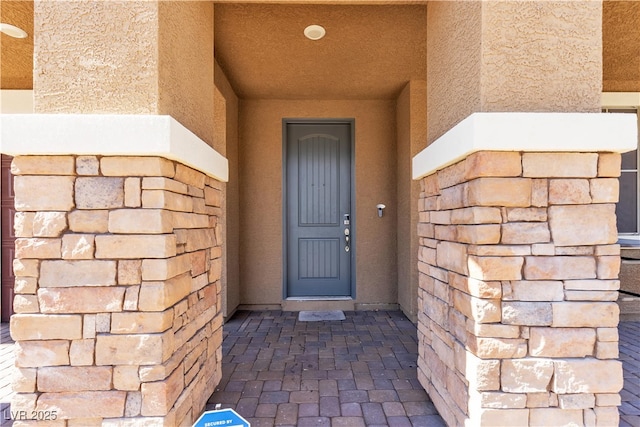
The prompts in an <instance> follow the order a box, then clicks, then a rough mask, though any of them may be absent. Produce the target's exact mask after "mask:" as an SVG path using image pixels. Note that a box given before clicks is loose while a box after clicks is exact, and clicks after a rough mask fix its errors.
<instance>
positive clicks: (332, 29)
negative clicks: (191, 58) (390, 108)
mask: <svg viewBox="0 0 640 427" xmlns="http://www.w3.org/2000/svg"><path fill="white" fill-rule="evenodd" d="M214 16H215V18H214V19H215V25H214V29H215V56H216V59H217V60H218V62H219V63H220V65H221V67H222V68H223V69H224V70H225V73H226V74H227V77H228V78H229V80H230V81H231V84H232V85H233V87H234V89H235V90H236V91H237V93H238V95H239V96H240V97H241V98H259V99H390V98H395V96H397V94H398V93H399V91H400V90H401V89H402V87H403V86H404V85H405V84H406V82H407V81H409V80H412V79H420V80H424V79H426V74H427V60H426V40H427V37H426V23H427V15H426V6H425V5H424V4H422V5H415V4H414V5H367V6H362V5H318V4H316V5H294V4H291V5H285V4H226V3H225V4H216V6H215V15H214ZM310 24H318V25H322V26H323V27H325V29H326V31H327V34H326V36H325V37H324V38H323V39H322V40H319V41H311V40H308V39H306V38H305V37H304V35H303V30H304V28H305V27H306V26H307V25H310Z"/></svg>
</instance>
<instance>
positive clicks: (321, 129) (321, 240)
mask: <svg viewBox="0 0 640 427" xmlns="http://www.w3.org/2000/svg"><path fill="white" fill-rule="evenodd" d="M286 168H287V194H286V203H287V207H286V215H287V218H286V224H287V239H286V246H287V247H286V253H287V262H286V266H287V284H286V296H287V297H310V296H316V297H336V296H350V295H351V258H352V256H351V255H352V253H353V252H352V248H353V233H352V232H351V230H352V229H353V228H352V226H353V215H352V212H351V124H350V123H287V126H286Z"/></svg>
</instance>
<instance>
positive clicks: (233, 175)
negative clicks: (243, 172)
mask: <svg viewBox="0 0 640 427" xmlns="http://www.w3.org/2000/svg"><path fill="white" fill-rule="evenodd" d="M215 85H216V89H217V90H218V91H219V93H220V94H221V95H222V97H223V98H224V118H223V120H224V130H223V131H220V132H217V133H216V134H218V133H223V134H224V141H216V140H214V148H215V149H216V150H218V151H219V152H220V153H223V154H224V155H225V156H226V158H227V160H228V161H229V182H227V183H226V184H225V203H226V204H225V206H226V217H225V221H226V235H225V243H226V244H225V246H224V247H225V250H226V260H225V263H226V271H225V272H224V273H226V276H225V277H226V287H225V289H224V292H225V293H226V294H225V296H226V298H225V299H226V301H225V302H223V304H224V305H225V306H224V314H225V316H228V315H229V314H231V313H233V311H234V310H235V309H236V308H237V307H238V305H239V304H240V271H239V259H240V252H239V246H240V194H239V188H240V183H239V181H238V176H239V174H238V169H239V167H238V97H237V96H236V94H235V92H234V90H233V88H232V87H231V85H230V84H229V81H228V80H227V77H226V75H225V73H224V71H223V70H222V68H220V66H219V65H218V63H216V64H215ZM214 116H215V117H218V118H219V116H220V112H216V111H215V110H214ZM216 126H218V123H216ZM222 150H224V151H222Z"/></svg>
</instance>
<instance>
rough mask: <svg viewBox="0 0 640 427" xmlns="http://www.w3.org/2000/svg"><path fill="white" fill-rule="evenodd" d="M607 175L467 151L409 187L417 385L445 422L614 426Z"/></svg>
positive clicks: (545, 158) (617, 374)
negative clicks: (415, 195) (415, 204)
mask: <svg viewBox="0 0 640 427" xmlns="http://www.w3.org/2000/svg"><path fill="white" fill-rule="evenodd" d="M619 174H620V156H619V155H618V154H611V153H601V154H598V153H515V152H514V153H511V152H507V153H504V152H477V153H474V154H472V155H470V156H469V157H467V158H466V159H464V160H462V161H460V162H458V163H456V164H453V165H451V166H448V167H446V168H444V169H443V170H441V171H438V172H437V173H434V174H432V175H430V176H427V177H426V178H424V179H422V181H421V185H422V193H421V197H420V201H419V209H420V214H419V215H420V219H419V225H418V234H419V236H420V248H419V263H418V265H419V271H420V275H419V295H418V298H419V303H418V308H419V317H418V330H419V352H420V354H419V360H418V365H419V367H418V376H419V380H420V382H421V383H422V385H423V386H424V387H425V389H426V390H427V392H428V393H429V395H430V396H431V398H432V399H433V401H434V402H435V404H436V407H437V408H438V410H439V412H440V414H441V415H442V416H443V418H444V419H445V420H446V422H447V423H448V424H449V425H464V424H465V423H470V424H471V425H510V426H526V425H588V426H605V425H617V423H618V409H617V405H619V404H620V395H619V391H620V389H621V388H622V384H623V379H622V366H621V363H620V362H619V361H618V360H616V359H617V358H618V330H617V325H618V316H619V310H618V306H617V305H616V302H615V301H616V298H617V290H618V288H619V281H618V272H619V268H620V256H619V255H620V248H619V246H618V245H617V244H616V241H617V231H616V218H615V203H616V202H617V200H618V180H617V177H618V176H619Z"/></svg>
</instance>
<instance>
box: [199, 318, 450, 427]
mask: <svg viewBox="0 0 640 427" xmlns="http://www.w3.org/2000/svg"><path fill="white" fill-rule="evenodd" d="M345 315H346V320H342V321H339V320H338V321H323V322H300V321H298V320H297V313H293V312H281V311H266V312H246V311H244V312H239V313H236V315H235V316H234V317H233V318H232V319H231V320H230V321H229V322H227V323H226V324H225V326H224V328H225V329H224V333H225V338H224V342H223V361H222V381H221V382H220V385H219V386H218V388H217V391H216V392H215V393H214V394H213V395H212V396H211V398H210V399H209V405H208V409H214V407H215V404H221V406H222V407H223V408H233V409H235V410H236V411H237V412H238V413H239V414H240V415H242V416H243V417H245V418H246V419H247V420H248V421H249V422H251V426H252V427H264V426H298V427H305V426H316V427H323V426H327V427H337V426H345V427H358V426H409V427H410V426H444V425H445V424H444V422H443V420H442V418H440V415H438V412H437V410H436V409H435V407H434V406H433V403H432V402H431V400H430V399H429V396H428V395H427V393H425V392H424V390H423V388H422V387H421V386H420V384H419V383H418V380H417V378H416V361H417V356H418V344H417V331H416V327H415V326H414V325H413V324H412V323H411V322H410V321H409V320H408V319H407V318H406V317H405V316H404V315H403V314H402V313H401V312H399V311H377V312H372V311H357V312H346V313H345Z"/></svg>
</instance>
